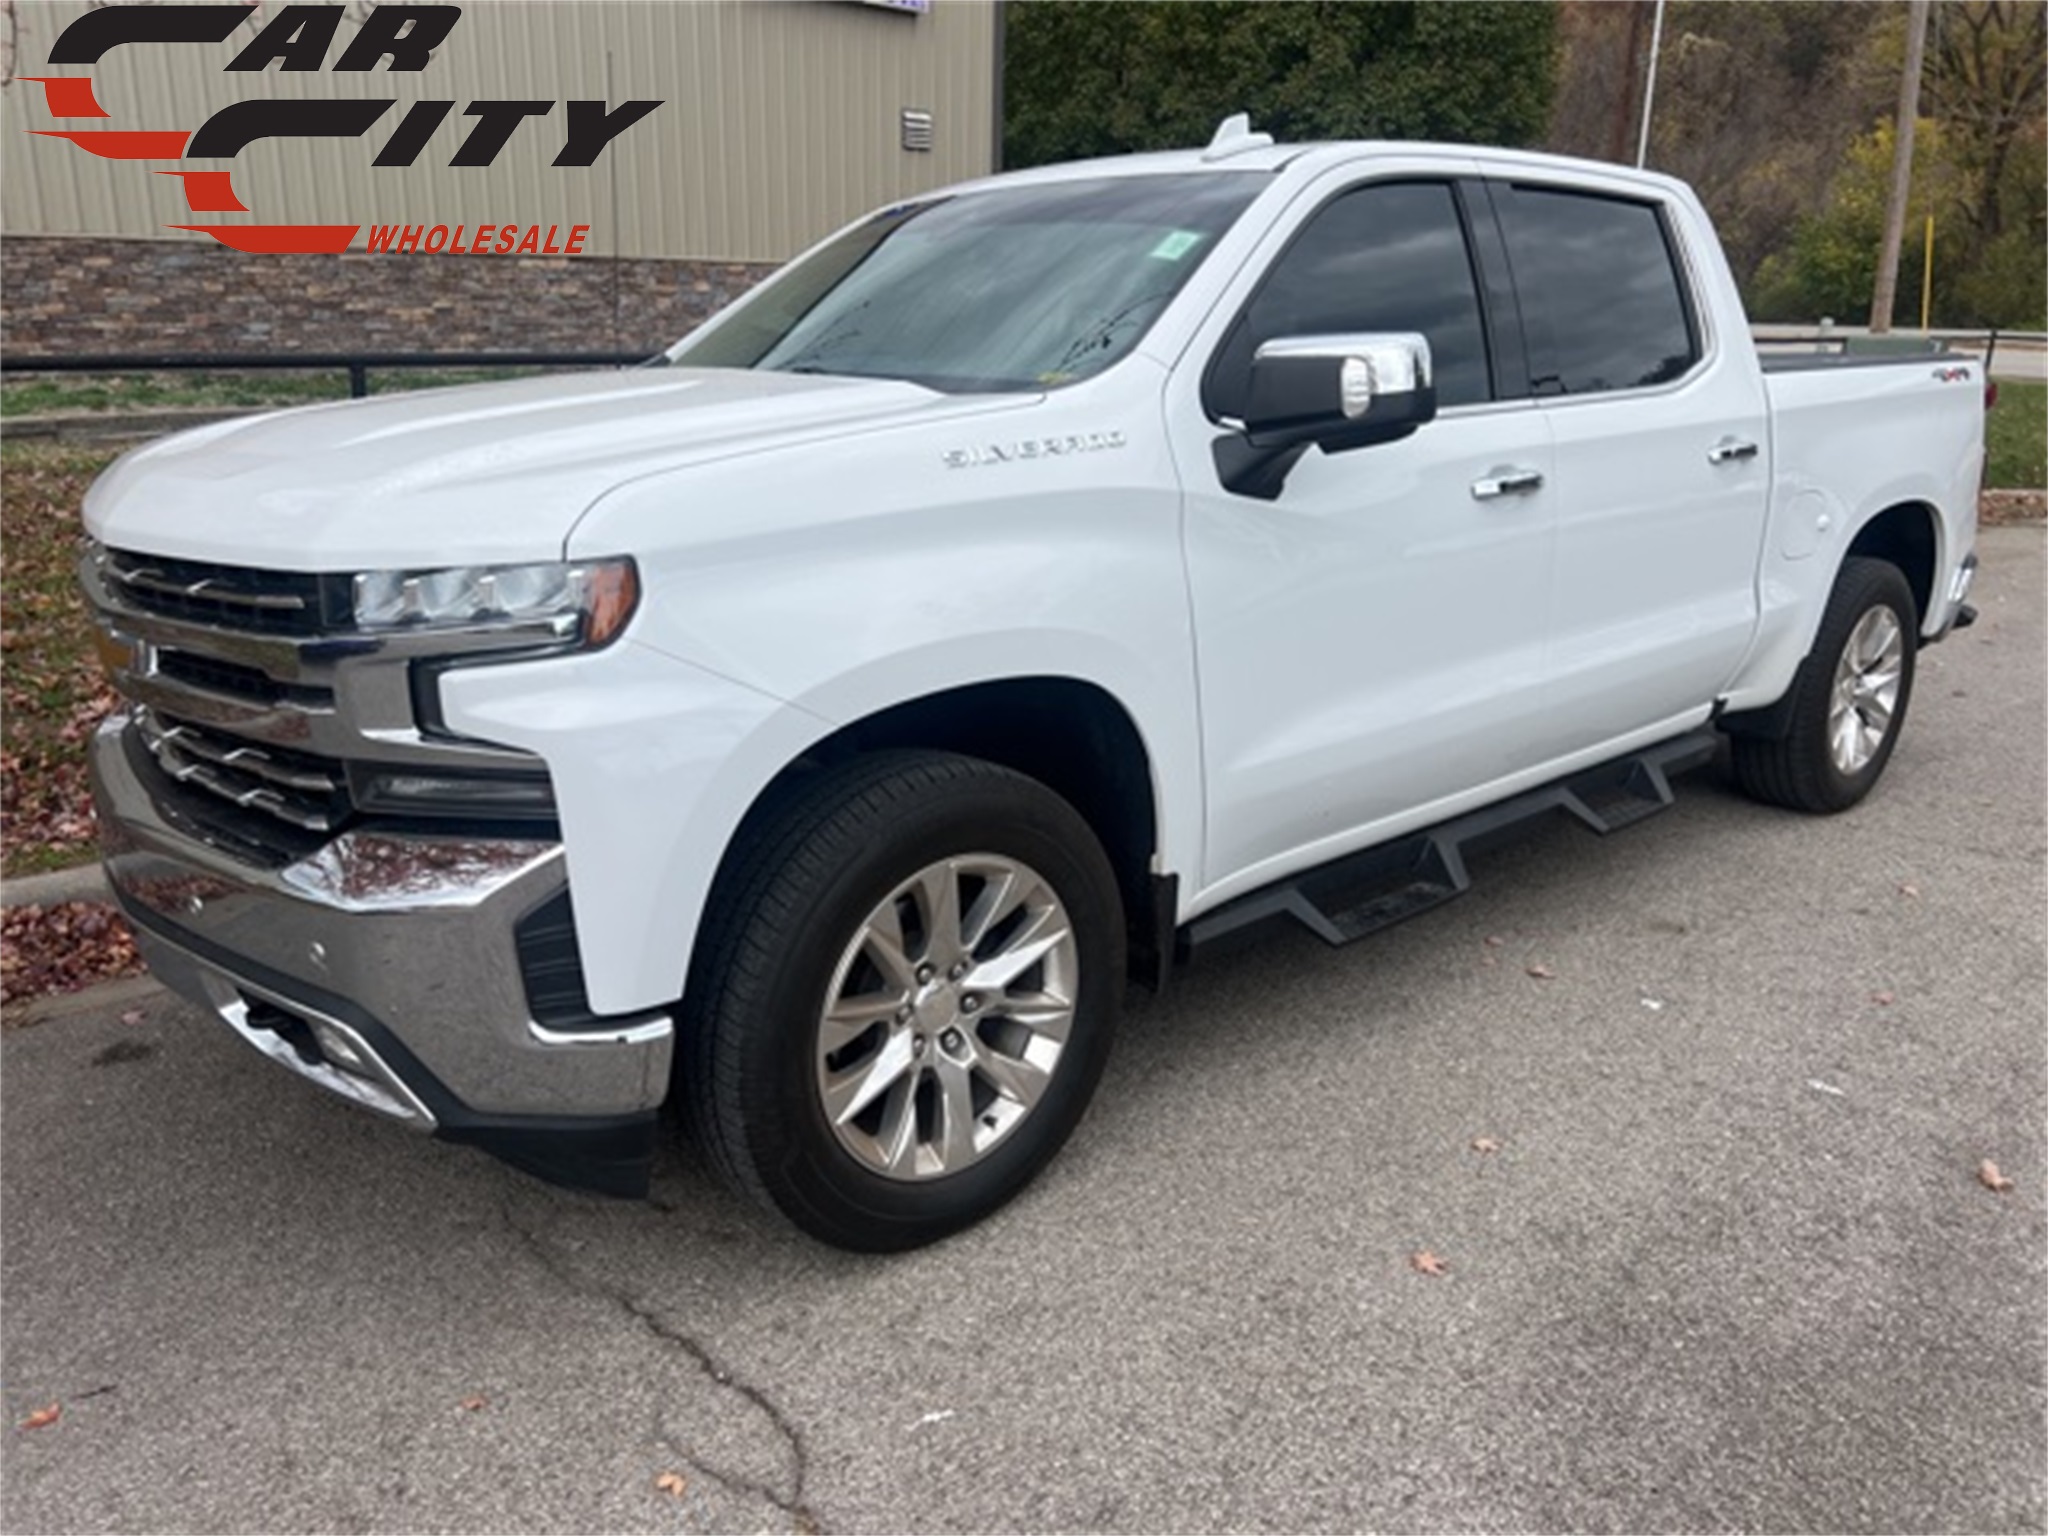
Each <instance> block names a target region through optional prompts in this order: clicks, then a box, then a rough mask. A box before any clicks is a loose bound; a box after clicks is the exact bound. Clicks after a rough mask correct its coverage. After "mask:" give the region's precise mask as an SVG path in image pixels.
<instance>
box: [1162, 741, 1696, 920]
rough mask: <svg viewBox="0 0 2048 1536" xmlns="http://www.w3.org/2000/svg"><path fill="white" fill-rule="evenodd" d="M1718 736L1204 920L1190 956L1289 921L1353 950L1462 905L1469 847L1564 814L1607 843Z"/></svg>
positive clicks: (1350, 858) (1570, 782) (1480, 816)
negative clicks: (1435, 911) (1258, 926)
mask: <svg viewBox="0 0 2048 1536" xmlns="http://www.w3.org/2000/svg"><path fill="white" fill-rule="evenodd" d="M1719 740H1720V737H1719V734H1718V733H1717V732H1714V731H1695V732H1693V733H1692V734H1690V735H1687V736H1678V737H1674V738H1673V739H1672V740H1670V741H1665V742H1660V743H1658V744H1657V745H1656V746H1654V747H1648V748H1645V749H1644V750H1643V751H1641V752H1638V753H1635V754H1633V755H1631V756H1628V757H1623V758H1617V759H1615V760H1614V761H1613V762H1611V763H1603V764H1602V765H1601V766H1599V767H1597V768H1589V769H1587V770H1586V771H1584V772H1583V773H1575V774H1572V775H1571V776H1570V777H1568V778H1563V779H1559V780H1558V781H1557V782H1555V783H1553V784H1546V785H1544V786H1543V787H1542V788H1540V789H1532V790H1530V791H1528V792H1527V793H1525V794H1520V795H1516V796H1515V797H1514V798H1512V799H1509V800H1503V801H1501V802H1500V803H1499V804H1498V805H1489V806H1484V807H1482V808H1481V809H1479V810H1476V811H1473V812H1471V813H1470V814H1469V815H1465V816H1459V817H1456V818H1455V819H1453V820H1451V821H1447V822H1444V823H1443V824H1442V825H1440V826H1436V827H1432V828H1430V829H1429V830H1428V831H1426V832H1418V833H1414V834H1413V835H1411V836H1408V837H1405V838H1401V839H1398V840H1397V841H1395V842H1391V843H1384V844H1382V845H1381V846H1379V847H1377V848H1367V849H1365V850H1364V851H1363V852H1360V853H1354V854H1350V855H1347V856H1346V857H1344V858H1341V859H1337V860H1335V861H1333V862H1332V863H1329V864H1324V865H1320V866H1318V867H1317V868H1315V869H1311V870H1308V871H1306V872H1304V873H1302V874H1299V875H1296V876H1294V877H1293V878H1291V879H1288V880H1283V881H1281V882H1279V883H1278V884H1276V885H1270V886H1267V887H1266V888H1265V889H1264V890H1259V891H1253V892H1252V893H1251V894H1250V895H1248V896H1240V897H1239V898H1238V899H1237V900H1235V901H1232V902H1226V903H1225V904H1224V905H1223V906H1220V907H1218V908H1217V909H1216V910H1215V911H1213V912H1205V913H1203V914H1202V915H1201V916H1200V917H1198V918H1196V919H1195V920H1194V921H1193V922H1191V923H1189V924H1188V925H1187V926H1186V928H1185V929H1183V931H1182V933H1183V942H1184V943H1185V944H1186V946H1187V947H1188V948H1190V949H1192V948H1195V947H1198V946H1200V945H1202V944H1205V943H1208V942H1210V941H1212V940H1215V939H1219V938H1221V937H1222V936H1223V935H1224V934H1226V933H1234V932H1236V931H1237V930H1238V929H1240V928H1246V927H1249V926H1251V925H1252V924H1253V923H1262V922H1265V921H1266V920H1267V919H1269V918H1274V917H1291V918H1293V919H1294V920H1295V921H1296V922H1298V923H1300V924H1301V925H1302V927H1304V928H1306V929H1308V931H1309V932H1311V933H1313V934H1314V935H1315V936H1316V937H1317V938H1319V939H1321V940H1323V942H1324V943H1326V944H1349V943H1350V942H1351V941H1352V940H1353V939H1362V938H1364V937H1365V936H1366V935H1367V934H1369V933H1377V932H1379V931H1380V930H1381V929H1382V928H1391V927H1392V926H1393V925H1394V924H1396V923H1399V922H1405V921H1407V919H1409V918H1411V917H1415V916H1417V915H1419V914H1420V913H1423V912H1427V911H1428V910H1429V909H1430V908H1431V907H1437V906H1441V905H1443V903H1445V902H1447V901H1449V900H1450V899H1451V898H1452V897H1454V896H1462V895H1464V894H1465V892H1466V891H1468V890H1470V889H1471V887H1472V877H1471V876H1470V875H1468V874H1467V873H1466V872H1465V853H1466V850H1467V849H1468V848H1473V847H1476V846H1477V845H1479V844H1481V843H1484V842H1487V841H1489V840H1496V839H1498V838H1500V837H1501V835H1502V834H1504V833H1506V832H1508V831H1509V830H1511V829H1513V828H1516V827H1519V826H1521V825H1522V824H1524V823H1526V822H1530V821H1533V820H1535V819H1537V818H1538V817H1541V816H1547V815H1550V814H1552V813H1553V812H1558V811H1562V812H1563V813H1564V814H1565V815H1567V816H1570V817H1572V818H1574V819H1575V820H1577V821H1579V822H1581V823H1583V824H1584V825H1585V826H1587V827H1590V828H1591V829H1592V830H1593V831H1595V832H1598V833H1600V834H1602V835H1603V836H1604V835H1605V834H1607V833H1609V832H1618V831H1620V830H1621V829H1622V828H1623V827H1626V826H1629V825H1631V824H1632V823H1634V822H1638V821H1641V820H1642V819H1643V818H1644V817H1645V816H1649V815H1653V814H1655V813H1656V812H1658V811H1661V810H1663V809H1664V808H1665V807H1666V806H1667V805H1670V804H1671V802H1672V798H1673V797H1672V793H1671V776H1672V775H1674V774H1679V773H1684V772H1685V771H1686V770H1688V769H1691V768H1697V767H1699V766H1700V765H1701V764H1703V763H1706V762H1708V761H1709V760H1711V759H1712V757H1713V755H1714V751H1715V748H1716V745H1717V744H1718V742H1719Z"/></svg>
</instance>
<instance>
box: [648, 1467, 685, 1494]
mask: <svg viewBox="0 0 2048 1536" xmlns="http://www.w3.org/2000/svg"><path fill="white" fill-rule="evenodd" d="M654 1486H655V1487H656V1488H658V1489H659V1490H661V1492H663V1493H666V1494H668V1495H670V1496H671V1497H673V1498H678V1499H680V1498H681V1497H682V1496H683V1495H684V1494H685V1493H687V1492H688V1491H689V1487H690V1480H689V1479H688V1478H687V1477H684V1476H683V1475H682V1474H681V1473H680V1472H664V1473H662V1474H661V1476H659V1477H657V1478H656V1479H655V1480H654Z"/></svg>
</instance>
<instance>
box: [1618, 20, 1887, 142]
mask: <svg viewBox="0 0 2048 1536" xmlns="http://www.w3.org/2000/svg"><path fill="white" fill-rule="evenodd" d="M1920 3H1922V4H1925V3H1926V0H1920ZM1663 46H1664V0H1657V21H1656V25H1654V26H1653V27H1651V28H1650V67H1649V69H1648V70H1647V71H1645V73H1644V77H1643V134H1642V137H1641V138H1639V139H1637V140H1636V169H1637V170H1641V169H1642V168H1643V162H1644V161H1645V160H1647V159H1649V158H1650V112H1651V110H1652V109H1653V108H1655V106H1656V105H1657V53H1658V50H1659V49H1661V48H1662V47H1663Z"/></svg>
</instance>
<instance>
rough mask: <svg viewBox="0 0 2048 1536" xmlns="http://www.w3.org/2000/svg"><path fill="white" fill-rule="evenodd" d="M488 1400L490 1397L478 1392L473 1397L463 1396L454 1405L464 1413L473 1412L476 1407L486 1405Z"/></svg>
mask: <svg viewBox="0 0 2048 1536" xmlns="http://www.w3.org/2000/svg"><path fill="white" fill-rule="evenodd" d="M489 1402H490V1399H489V1398H487V1397H485V1396H484V1395H483V1394H482V1393H481V1392H479V1393H478V1394H477V1395H476V1396H474V1397H465V1398H464V1399H463V1400H462V1401H461V1402H460V1403H458V1404H457V1405H456V1406H457V1407H459V1408H460V1409H461V1410H462V1411H463V1412H464V1413H475V1412H476V1411H477V1410H478V1409H480V1408H483V1407H485V1406H487V1405H488V1404H489Z"/></svg>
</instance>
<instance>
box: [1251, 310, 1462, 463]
mask: <svg viewBox="0 0 2048 1536" xmlns="http://www.w3.org/2000/svg"><path fill="white" fill-rule="evenodd" d="M1244 414H1245V421H1244V430H1243V432H1242V433H1232V434H1230V435H1229V436H1227V437H1222V438H1219V439H1217V442H1216V448H1215V452H1216V469H1217V473H1218V474H1219V475H1220V476H1221V477H1222V480H1223V484H1224V486H1225V487H1226V488H1228V489H1230V490H1232V491H1236V492H1238V493H1239V494H1240V495H1246V496H1258V497H1261V498H1263V499H1265V500H1268V501H1270V500H1272V499H1273V498H1274V497H1276V496H1278V495H1279V494H1280V488H1281V486H1282V485H1284V484H1285V483H1286V479H1287V473H1288V471H1289V470H1291V469H1292V468H1293V467H1294V465H1295V463H1296V461H1297V460H1299V459H1300V457H1301V456H1302V454H1304V453H1306V452H1307V451H1308V449H1309V447H1310V445H1311V444H1313V445H1316V446H1318V447H1320V448H1322V450H1323V451H1324V452H1325V453H1342V452H1345V451H1346V450H1349V449H1352V448H1363V447H1366V446H1367V445H1369V444H1372V443H1388V442H1392V441H1394V440H1395V439H1396V438H1402V437H1406V436H1407V435H1408V434H1409V433H1411V432H1413V431H1414V430H1415V429H1416V428H1417V427H1419V426H1421V425H1422V424H1423V423H1424V422H1426V421H1430V420H1433V419H1434V418H1435V416H1436V384H1435V380H1434V376H1433V374H1432V372H1431V369H1430V357H1429V341H1428V338H1426V337H1423V336H1420V335H1415V334H1413V333H1408V332H1391V333H1384V334H1382V333H1372V334H1366V335H1356V336H1293V337H1285V338H1279V339H1276V340H1273V341H1269V342H1266V343H1265V344H1264V345H1262V346H1261V347H1260V348H1259V350H1258V351H1257V352H1256V353H1254V354H1253V356H1252V376H1251V388H1250V390H1249V392H1248V395H1247V400H1246V405H1245V413H1244Z"/></svg>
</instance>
